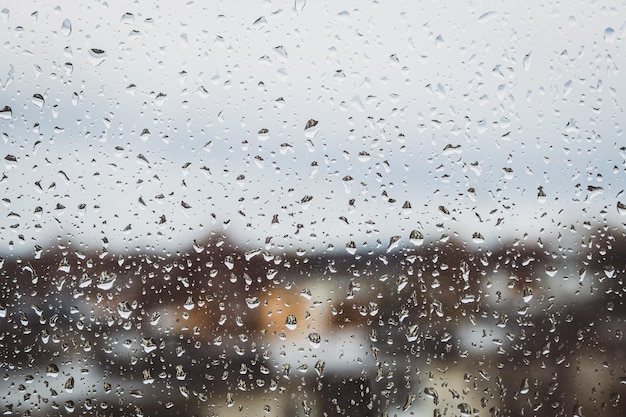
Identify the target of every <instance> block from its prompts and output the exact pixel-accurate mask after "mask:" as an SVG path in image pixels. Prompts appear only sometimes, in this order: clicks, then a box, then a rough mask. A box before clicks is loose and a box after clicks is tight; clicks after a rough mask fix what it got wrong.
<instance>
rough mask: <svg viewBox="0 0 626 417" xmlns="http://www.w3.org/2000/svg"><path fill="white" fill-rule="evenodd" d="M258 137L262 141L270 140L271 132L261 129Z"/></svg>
mask: <svg viewBox="0 0 626 417" xmlns="http://www.w3.org/2000/svg"><path fill="white" fill-rule="evenodd" d="M257 137H258V138H259V140H260V141H266V140H268V139H269V138H270V131H269V130H268V129H261V130H259V132H258V133H257Z"/></svg>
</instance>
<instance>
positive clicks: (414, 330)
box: [405, 324, 419, 342]
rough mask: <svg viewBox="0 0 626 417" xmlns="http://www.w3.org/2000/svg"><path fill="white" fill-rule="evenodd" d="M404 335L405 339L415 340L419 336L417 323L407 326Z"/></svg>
mask: <svg viewBox="0 0 626 417" xmlns="http://www.w3.org/2000/svg"><path fill="white" fill-rule="evenodd" d="M405 336H406V340H407V341H409V342H415V341H416V340H417V338H418V336H419V327H418V326H417V324H413V325H411V326H409V328H408V329H407V330H406V334H405Z"/></svg>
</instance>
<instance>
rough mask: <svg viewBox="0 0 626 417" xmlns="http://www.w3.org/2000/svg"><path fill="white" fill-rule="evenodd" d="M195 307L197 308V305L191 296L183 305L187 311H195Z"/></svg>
mask: <svg viewBox="0 0 626 417" xmlns="http://www.w3.org/2000/svg"><path fill="white" fill-rule="evenodd" d="M195 306H196V303H194V301H193V297H192V296H191V295H190V296H189V297H187V299H186V300H185V303H184V304H183V308H184V309H185V310H187V311H190V310H193V309H194V307H195Z"/></svg>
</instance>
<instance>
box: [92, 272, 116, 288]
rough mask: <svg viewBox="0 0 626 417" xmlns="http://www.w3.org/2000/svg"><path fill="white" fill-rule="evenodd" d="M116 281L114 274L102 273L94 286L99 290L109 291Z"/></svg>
mask: <svg viewBox="0 0 626 417" xmlns="http://www.w3.org/2000/svg"><path fill="white" fill-rule="evenodd" d="M116 279H117V275H116V274H114V273H108V272H102V273H101V274H100V278H99V279H98V283H97V284H96V286H97V287H98V288H100V289H101V290H105V291H107V290H110V289H111V288H113V284H114V283H115V280H116Z"/></svg>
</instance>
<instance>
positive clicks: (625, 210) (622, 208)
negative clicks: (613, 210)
mask: <svg viewBox="0 0 626 417" xmlns="http://www.w3.org/2000/svg"><path fill="white" fill-rule="evenodd" d="M617 212H618V213H619V214H621V215H622V216H626V204H624V203H622V202H621V201H618V202H617Z"/></svg>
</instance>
